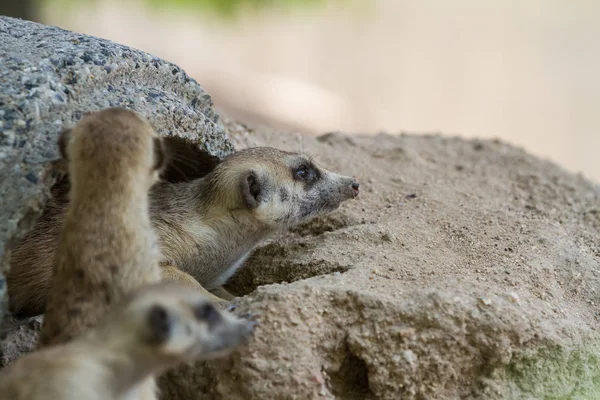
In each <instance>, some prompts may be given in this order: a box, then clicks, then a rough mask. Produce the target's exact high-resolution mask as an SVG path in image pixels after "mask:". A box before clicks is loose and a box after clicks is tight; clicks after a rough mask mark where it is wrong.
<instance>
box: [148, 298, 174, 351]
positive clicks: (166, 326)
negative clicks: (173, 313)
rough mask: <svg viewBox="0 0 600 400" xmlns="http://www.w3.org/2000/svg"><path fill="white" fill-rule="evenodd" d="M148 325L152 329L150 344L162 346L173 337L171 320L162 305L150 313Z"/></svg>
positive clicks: (152, 309) (153, 308)
mask: <svg viewBox="0 0 600 400" xmlns="http://www.w3.org/2000/svg"><path fill="white" fill-rule="evenodd" d="M148 325H149V327H150V338H149V339H150V342H152V343H156V344H160V343H164V342H166V341H167V339H169V336H170V335H171V318H170V317H169V313H168V312H167V310H166V309H165V308H163V307H162V306H160V305H155V306H153V307H152V308H151V309H150V311H149V312H148Z"/></svg>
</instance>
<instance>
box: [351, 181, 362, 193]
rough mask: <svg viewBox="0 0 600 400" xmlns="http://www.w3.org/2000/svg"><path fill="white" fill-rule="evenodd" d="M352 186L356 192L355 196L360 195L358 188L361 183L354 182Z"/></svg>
mask: <svg viewBox="0 0 600 400" xmlns="http://www.w3.org/2000/svg"><path fill="white" fill-rule="evenodd" d="M351 186H352V190H354V194H355V195H358V188H359V186H360V185H359V183H358V182H356V181H354V182H352V184H351Z"/></svg>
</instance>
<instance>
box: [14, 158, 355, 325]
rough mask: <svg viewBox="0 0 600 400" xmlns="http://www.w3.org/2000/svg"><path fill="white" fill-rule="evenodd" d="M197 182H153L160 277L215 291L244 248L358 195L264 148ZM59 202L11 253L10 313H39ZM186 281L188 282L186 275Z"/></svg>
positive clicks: (309, 164)
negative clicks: (160, 261) (160, 257)
mask: <svg viewBox="0 0 600 400" xmlns="http://www.w3.org/2000/svg"><path fill="white" fill-rule="evenodd" d="M211 162H212V163H213V164H214V165H211V166H210V167H211V168H210V169H209V170H207V171H206V174H205V175H204V176H203V177H201V178H198V179H194V180H190V181H183V182H176V183H170V182H159V183H157V184H156V185H154V186H153V187H152V189H151V190H150V215H151V221H152V224H153V226H154V228H155V230H156V232H157V235H158V242H159V244H160V251H161V255H162V259H163V262H162V273H163V276H164V278H166V279H172V280H182V281H187V282H189V283H190V284H198V283H199V285H201V286H202V287H203V288H204V289H206V290H209V291H212V292H214V293H218V294H219V295H220V296H221V298H217V297H214V296H213V297H212V300H214V301H224V300H229V299H231V297H232V296H231V295H229V294H228V293H226V292H225V291H224V290H221V288H220V286H221V285H223V284H224V283H225V282H226V281H227V280H228V279H229V278H230V277H231V276H232V275H233V274H234V273H235V271H236V270H237V269H238V268H239V267H240V266H241V265H242V264H243V262H244V261H245V260H246V259H247V257H248V256H249V255H250V253H251V252H252V250H254V249H255V248H256V246H257V245H258V244H259V243H260V242H261V241H263V240H264V239H265V238H267V237H269V236H270V235H272V234H273V233H275V232H277V231H280V230H282V229H285V228H287V227H290V226H293V225H295V224H297V223H299V222H301V221H304V220H307V219H309V218H311V217H314V216H317V215H323V214H326V213H328V212H331V211H333V210H335V209H337V208H338V207H339V206H340V204H341V203H342V202H344V201H346V200H349V199H352V198H355V197H356V196H357V195H358V193H359V184H358V182H357V181H356V180H355V179H354V178H351V177H348V176H343V175H339V174H336V173H334V172H331V171H328V170H326V169H324V168H322V167H320V166H318V165H317V164H316V163H315V162H314V160H312V159H311V158H310V157H308V156H306V155H304V154H299V153H294V152H287V151H282V150H278V149H274V148H269V147H256V148H249V149H244V150H240V151H238V152H236V153H234V154H232V155H230V156H228V157H226V158H225V159H223V160H217V161H214V160H213V161H211ZM66 204H67V202H66V201H65V200H64V199H63V198H62V197H61V196H60V195H59V196H57V197H56V198H55V199H53V201H52V202H51V203H49V205H48V206H47V208H46V210H45V212H44V214H43V215H42V217H41V218H40V219H38V221H37V223H36V226H35V227H34V229H33V230H32V231H31V232H29V234H27V235H26V236H25V238H24V239H23V241H22V242H21V243H20V244H19V245H18V246H17V247H16V248H15V250H14V251H13V255H12V258H11V269H10V272H9V274H8V276H7V281H8V292H9V301H10V308H11V311H12V312H13V313H14V314H16V315H17V316H21V317H26V316H34V315H39V314H42V313H43V312H44V308H45V303H46V296H47V293H48V291H49V289H50V279H49V278H50V275H51V268H50V266H49V263H48V259H51V257H52V254H53V253H54V251H55V250H54V248H55V245H56V241H57V237H58V232H59V231H60V226H61V224H62V219H63V218H64V209H65V207H66ZM192 277H193V278H192Z"/></svg>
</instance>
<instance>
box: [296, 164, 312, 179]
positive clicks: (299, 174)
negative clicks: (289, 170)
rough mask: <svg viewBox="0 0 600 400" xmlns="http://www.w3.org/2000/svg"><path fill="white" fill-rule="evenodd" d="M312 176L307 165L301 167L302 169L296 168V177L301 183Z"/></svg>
mask: <svg viewBox="0 0 600 400" xmlns="http://www.w3.org/2000/svg"><path fill="white" fill-rule="evenodd" d="M309 176H310V171H309V170H308V167H307V166H306V165H301V166H300V167H298V168H296V170H295V171H294V177H295V178H296V179H298V180H300V181H304V180H306V179H308V178H309Z"/></svg>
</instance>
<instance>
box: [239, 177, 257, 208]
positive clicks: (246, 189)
mask: <svg viewBox="0 0 600 400" xmlns="http://www.w3.org/2000/svg"><path fill="white" fill-rule="evenodd" d="M260 195H261V187H260V182H259V180H258V175H257V174H256V172H254V171H249V172H247V173H246V174H244V175H243V177H242V198H243V199H244V203H246V206H247V207H248V208H256V207H258V204H259V203H260Z"/></svg>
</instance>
